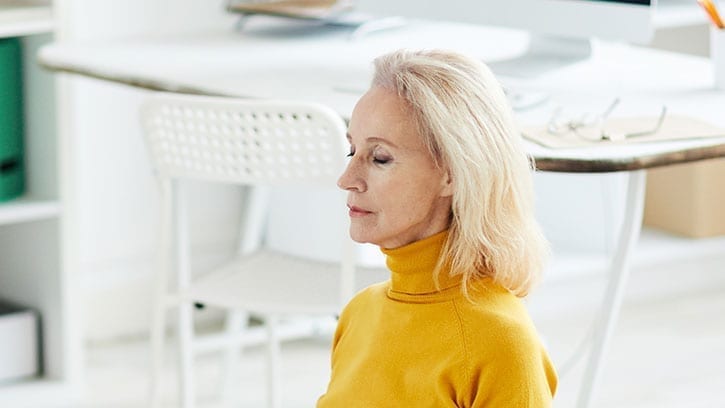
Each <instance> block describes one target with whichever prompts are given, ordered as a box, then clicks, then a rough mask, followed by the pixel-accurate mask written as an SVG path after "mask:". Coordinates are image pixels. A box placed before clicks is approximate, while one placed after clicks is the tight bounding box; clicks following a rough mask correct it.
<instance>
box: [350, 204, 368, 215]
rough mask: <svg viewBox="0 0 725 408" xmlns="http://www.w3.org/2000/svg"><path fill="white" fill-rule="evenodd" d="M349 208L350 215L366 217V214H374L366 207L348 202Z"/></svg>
mask: <svg viewBox="0 0 725 408" xmlns="http://www.w3.org/2000/svg"><path fill="white" fill-rule="evenodd" d="M347 208H349V209H350V211H349V213H350V217H364V216H366V215H368V214H372V211H367V210H365V209H362V208H360V207H356V206H354V205H349V204H348V206H347Z"/></svg>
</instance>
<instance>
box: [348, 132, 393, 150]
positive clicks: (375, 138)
mask: <svg viewBox="0 0 725 408" xmlns="http://www.w3.org/2000/svg"><path fill="white" fill-rule="evenodd" d="M345 137H347V141H348V142H350V143H352V136H350V133H346V134H345ZM365 142H382V143H385V144H386V145H388V146H391V147H398V145H396V144H395V143H393V142H391V141H390V140H388V139H385V138H383V137H376V136H372V137H368V138H367V139H365Z"/></svg>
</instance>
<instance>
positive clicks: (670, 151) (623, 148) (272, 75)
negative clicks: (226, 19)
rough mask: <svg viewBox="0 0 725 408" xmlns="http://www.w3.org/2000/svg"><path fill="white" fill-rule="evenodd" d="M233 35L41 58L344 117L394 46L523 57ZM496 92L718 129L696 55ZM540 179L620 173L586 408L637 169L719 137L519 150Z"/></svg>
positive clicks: (638, 189) (402, 34)
mask: <svg viewBox="0 0 725 408" xmlns="http://www.w3.org/2000/svg"><path fill="white" fill-rule="evenodd" d="M250 23H254V24H250V25H248V26H247V27H246V30H247V31H245V32H244V33H243V34H242V33H234V32H230V31H226V30H219V31H216V32H204V33H196V34H194V35H185V36H175V37H157V38H139V39H130V40H125V41H120V42H115V43H103V44H63V43H59V44H55V45H51V46H47V47H45V48H43V49H42V50H41V53H40V61H41V64H42V65H44V66H45V67H47V68H49V69H52V70H56V71H60V72H68V73H73V74H78V75H83V76H87V77H93V78H99V79H103V80H108V81H113V82H118V83H123V84H127V85H131V86H135V87H142V88H147V89H152V90H162V91H172V92H186V93H197V94H210V95H228V96H238V97H249V98H297V99H305V100H310V101H315V102H319V103H323V104H325V105H328V106H331V107H333V108H334V109H336V110H337V111H338V112H339V113H340V115H342V116H343V117H345V118H349V117H350V114H351V112H352V109H353V106H354V104H355V102H356V100H357V99H358V97H359V96H360V95H361V94H362V93H363V91H364V90H365V89H366V87H367V82H368V81H369V78H370V76H371V73H372V71H371V70H372V66H371V64H370V61H371V60H372V59H373V58H374V57H375V56H377V55H380V54H382V53H383V52H385V51H388V50H392V49H396V48H400V47H413V48H434V47H445V48H451V49H456V50H459V51H462V52H465V53H468V54H470V55H475V56H480V57H481V58H482V59H484V60H495V59H500V58H506V57H510V56H512V55H515V54H517V53H519V52H521V51H523V49H524V47H525V45H526V36H525V35H524V34H523V33H520V32H516V31H510V30H504V29H491V28H484V27H476V26H470V25H462V24H447V23H425V22H413V23H411V24H410V25H408V26H406V27H404V28H402V29H399V30H394V31H386V32H381V33H375V34H371V35H368V36H366V37H363V38H359V39H356V40H355V41H351V40H350V39H349V34H350V32H349V31H348V30H346V29H343V28H322V27H303V26H298V27H286V26H280V25H276V24H275V23H270V22H269V21H263V20H261V21H260V22H259V23H258V24H257V22H256V21H255V22H250ZM503 80H504V83H505V85H506V86H510V87H516V88H519V89H530V90H535V91H537V92H546V93H548V94H550V95H551V101H550V103H548V104H546V105H541V106H539V107H537V108H533V109H530V110H527V111H521V112H517V118H518V120H519V121H521V122H522V123H543V122H545V121H546V120H547V119H548V116H549V115H550V114H551V111H552V105H553V104H556V103H560V104H562V105H564V106H568V107H570V106H575V107H577V109H580V110H582V111H589V112H597V111H600V110H601V109H602V107H604V106H606V105H607V103H608V102H609V101H611V100H612V99H613V98H614V97H620V98H621V99H622V101H623V102H622V106H623V107H624V108H623V109H624V110H623V111H622V112H623V113H624V114H626V115H639V114H652V113H656V112H658V109H659V108H660V107H661V106H662V105H666V106H667V107H668V109H669V111H670V112H674V113H678V114H685V115H690V116H693V117H697V118H700V119H703V120H706V121H709V122H711V123H713V124H716V125H719V126H723V127H725V115H723V114H722V112H723V111H724V110H725V93H722V92H717V91H715V90H714V89H713V88H712V86H711V84H712V74H711V70H710V66H709V64H708V62H707V61H706V60H705V59H702V58H697V57H688V56H683V55H677V54H672V53H667V52H661V51H655V50H650V49H646V48H638V47H633V46H627V45H621V44H609V43H602V42H595V43H594V44H593V56H592V58H591V59H590V60H588V61H584V62H581V63H578V64H575V65H571V66H568V67H564V68H562V69H560V70H558V71H555V72H551V73H547V74H546V75H543V76H541V77H538V78H537V79H536V80H514V79H511V78H503ZM527 149H528V152H529V153H530V154H531V155H532V156H533V157H534V158H535V159H536V162H537V167H538V168H539V169H540V170H543V171H555V172H570V173H597V172H616V171H626V172H627V174H628V176H629V177H628V178H629V181H628V190H627V206H626V210H625V214H624V221H623V227H622V228H621V232H620V239H619V240H618V242H617V248H616V249H615V253H614V257H613V259H612V264H611V270H610V280H609V284H608V287H607V290H606V294H605V299H604V302H603V305H602V309H601V315H600V317H599V321H598V324H597V326H596V333H595V337H594V344H593V346H592V349H591V352H590V357H589V363H588V365H587V368H586V372H585V377H584V380H583V385H582V388H581V391H580V398H579V403H578V406H579V407H587V406H589V404H590V402H591V399H592V397H593V395H594V390H595V388H596V384H597V380H598V377H599V374H600V372H601V369H602V366H603V364H602V362H603V359H604V357H605V355H606V351H607V347H608V344H609V339H610V337H611V335H612V332H613V330H614V326H615V324H616V321H617V317H618V313H619V310H620V307H621V304H622V296H623V293H624V287H625V284H626V281H627V275H628V272H629V260H630V255H631V253H632V250H633V248H634V245H635V243H636V241H637V239H638V237H639V232H640V227H641V218H642V210H643V201H644V187H645V182H646V176H645V169H647V168H651V167H656V166H663V165H670V164H675V163H684V162H691V161H696V160H703V159H708V158H715V157H723V156H725V137H722V138H717V139H701V140H680V141H669V142H661V143H649V144H639V145H637V144H632V145H619V146H613V145H609V146H607V145H601V146H597V147H595V148H592V147H589V148H577V149H561V150H553V149H547V148H545V147H542V146H539V145H536V144H534V143H527Z"/></svg>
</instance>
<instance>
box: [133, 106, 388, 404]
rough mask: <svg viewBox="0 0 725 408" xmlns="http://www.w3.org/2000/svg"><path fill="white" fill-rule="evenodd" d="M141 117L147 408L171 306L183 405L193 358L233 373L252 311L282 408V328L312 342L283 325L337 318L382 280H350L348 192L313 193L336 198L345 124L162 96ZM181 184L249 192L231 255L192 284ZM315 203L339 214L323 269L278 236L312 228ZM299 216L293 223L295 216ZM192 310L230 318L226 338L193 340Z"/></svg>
mask: <svg viewBox="0 0 725 408" xmlns="http://www.w3.org/2000/svg"><path fill="white" fill-rule="evenodd" d="M141 116H142V126H143V130H144V135H145V139H146V142H147V148H148V151H149V154H150V157H151V161H152V164H153V168H154V170H155V171H156V174H157V176H158V180H159V182H160V186H161V214H160V224H161V238H160V239H161V250H160V266H159V271H158V279H157V283H156V294H155V296H156V307H155V310H154V316H153V322H152V330H151V343H152V381H151V384H152V385H151V398H152V405H156V404H158V402H159V397H160V396H159V388H160V387H159V384H160V376H161V366H162V362H163V360H162V354H163V346H164V328H165V324H166V322H165V315H166V312H167V310H168V309H169V308H170V307H178V322H177V324H178V333H179V351H180V354H179V366H180V399H181V402H180V404H181V405H182V406H184V407H191V406H193V404H194V399H195V393H194V376H193V374H194V370H193V363H194V361H193V358H194V354H195V353H197V352H200V351H208V350H212V349H222V350H226V361H227V363H228V364H229V365H228V367H227V371H228V372H229V371H233V364H234V360H235V359H236V356H237V354H236V353H237V352H238V350H239V348H240V347H241V346H242V345H243V344H245V342H249V341H251V340H250V336H254V334H255V332H250V331H249V330H248V329H245V326H246V324H245V323H246V318H247V316H248V315H247V313H253V314H254V315H257V316H261V317H262V318H263V320H264V322H265V326H266V333H265V332H263V333H262V335H263V336H262V340H263V341H266V343H267V346H268V352H267V356H268V379H267V385H268V397H267V398H268V405H269V406H271V407H277V406H279V402H280V385H279V378H278V377H279V369H278V367H277V366H278V363H279V341H280V337H285V332H284V330H288V332H287V335H288V336H294V335H296V334H305V333H306V334H310V333H311V329H310V327H308V326H309V325H305V324H300V325H298V326H295V325H294V324H290V325H286V326H280V325H278V324H277V323H278V322H279V321H280V319H281V318H284V316H286V315H289V314H294V315H297V314H300V313H306V314H320V315H329V316H333V315H336V314H337V313H339V312H340V310H341V308H342V306H343V305H344V304H345V303H346V302H347V301H348V300H349V299H350V297H351V296H352V294H353V292H354V291H356V290H357V289H359V288H361V287H363V286H366V285H367V284H370V283H372V282H374V281H376V280H381V279H385V278H386V273H385V272H382V273H381V271H380V270H378V271H377V273H369V272H367V271H366V273H365V274H363V273H357V274H355V263H354V261H355V256H354V254H355V249H354V246H353V243H352V241H351V240H350V239H349V236H348V233H347V221H346V220H344V217H345V216H344V214H345V201H344V193H342V192H341V191H336V192H334V193H330V192H325V193H321V192H319V191H320V189H323V190H324V189H328V190H331V189H335V181H336V179H337V177H338V176H339V174H340V173H341V172H342V170H343V168H344V165H345V158H344V157H345V155H346V154H347V152H348V147H347V142H346V140H345V132H346V126H345V123H344V122H343V120H342V119H341V118H340V116H339V115H338V114H336V113H335V112H334V111H332V110H331V109H329V108H327V107H324V106H321V105H318V104H312V103H303V102H293V101H272V100H240V99H234V98H222V97H203V96H193V95H180V94H163V93H162V94H157V95H156V96H153V97H151V98H150V99H149V100H148V101H146V103H144V104H143V107H142V110H141ZM188 180H194V181H202V182H210V183H231V184H237V185H242V186H247V188H248V191H247V195H246V197H247V201H246V203H245V205H244V207H245V208H244V213H243V220H242V227H241V228H242V233H241V234H240V236H241V241H240V242H241V244H240V247H239V254H238V256H237V257H236V258H235V259H234V260H233V261H231V262H229V263H227V264H225V265H224V266H222V267H221V268H218V269H216V270H214V271H211V272H209V273H205V274H202V275H201V276H199V277H198V278H197V277H192V276H191V275H192V274H191V272H190V267H189V264H190V259H189V249H188V248H189V240H190V239H189V236H188V235H189V232H188V228H187V226H186V223H187V219H186V218H187V214H186V208H185V201H184V193H183V187H184V182H185V181H188ZM288 188H289V189H292V190H293V192H292V193H287V194H293V197H297V199H298V200H299V201H297V200H295V202H294V203H287V204H286V215H285V213H284V211H281V212H278V214H274V213H273V214H268V213H269V210H270V208H271V209H275V208H277V209H279V208H283V209H284V208H285V205H282V206H280V201H279V200H276V201H270V199H269V197H270V194H269V193H270V191H271V192H272V194H273V195H274V194H277V193H279V194H285V193H284V191H286V190H285V189H288ZM319 194H326V195H324V197H333V198H332V199H333V200H337V201H336V202H335V204H333V207H332V208H336V209H337V210H335V211H338V210H339V214H337V213H336V214H327V215H326V217H327V218H328V219H329V222H327V221H325V222H326V223H327V224H328V227H331V228H327V229H328V230H330V229H332V230H333V231H334V234H335V235H334V237H332V242H335V243H336V245H337V246H338V247H339V249H338V252H339V253H336V254H333V256H332V257H331V259H327V260H319V259H306V258H305V257H304V256H303V255H305V254H303V253H300V252H304V251H300V250H299V249H297V251H295V249H296V247H295V246H290V245H289V243H285V242H284V241H285V239H287V238H288V237H283V239H280V237H279V236H280V235H285V234H279V230H280V224H282V225H283V226H284V223H285V222H288V221H290V220H294V219H295V217H296V218H298V219H300V221H302V222H309V220H307V219H306V211H299V210H300V208H302V207H299V206H302V205H304V204H303V203H304V202H305V201H307V202H309V201H310V200H314V199H316V198H317V197H320V195H319ZM331 194H332V195H331ZM288 197H289V196H288ZM317 199H319V198H317ZM282 204H284V203H282ZM290 206H292V208H291V209H290ZM290 211H292V212H290ZM294 211H298V213H297V214H296V215H293V216H290V214H294ZM338 215H339V217H338ZM285 217H286V218H285ZM270 225H276V231H277V233H276V237H275V233H273V232H274V231H272V232H270V231H268V227H269V226H270ZM322 230H325V228H320V229H319V230H318V229H317V228H315V229H314V230H310V231H305V232H304V233H302V234H300V233H299V232H300V231H299V230H294V231H291V232H297V234H294V233H292V234H290V235H296V236H297V238H302V239H307V240H313V241H314V240H315V239H316V238H317V235H318V234H322V232H321V231H322ZM328 240H329V237H328ZM280 241H282V244H279V242H280ZM284 246H287V248H284ZM284 250H286V251H285V252H286V253H283V252H282V251H284ZM295 252H297V253H295ZM359 270H360V268H358V272H360V271H359ZM172 278H174V280H172ZM170 286H173V288H170ZM195 303H201V304H204V305H205V306H209V307H220V308H224V309H226V310H228V311H229V312H230V313H229V314H228V315H227V316H228V317H227V321H226V328H225V330H224V331H223V333H221V335H218V336H216V337H210V336H207V335H205V337H204V338H202V337H201V336H195V334H194V325H193V316H192V308H193V305H194V304H195ZM293 322H294V321H293ZM295 328H297V329H295ZM312 329H314V328H312ZM256 334H257V335H258V334H259V333H256ZM204 340H206V342H204ZM228 378H233V376H229V375H228ZM227 385H229V383H228V382H227ZM321 391H322V390H321Z"/></svg>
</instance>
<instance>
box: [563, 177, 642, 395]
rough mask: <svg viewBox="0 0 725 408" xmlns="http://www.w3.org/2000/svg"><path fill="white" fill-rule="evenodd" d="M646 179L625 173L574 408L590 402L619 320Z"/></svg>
mask: <svg viewBox="0 0 725 408" xmlns="http://www.w3.org/2000/svg"><path fill="white" fill-rule="evenodd" d="M646 180H647V173H646V172H645V170H636V171H632V172H630V173H629V180H628V186H627V204H626V207H625V210H624V220H623V221H622V228H621V230H620V233H619V241H618V243H617V247H616V251H615V253H614V258H613V259H612V263H611V265H610V270H609V274H610V277H609V284H608V286H607V290H606V292H605V294H604V300H603V302H602V306H601V309H600V311H599V312H600V315H599V316H598V319H599V321H598V322H597V323H596V326H595V327H594V338H593V341H592V349H591V351H590V354H589V362H588V364H587V367H586V371H585V372H584V377H583V379H582V384H581V388H580V390H579V401H578V402H577V408H587V407H589V406H590V404H591V402H592V399H593V397H594V392H595V389H596V385H597V381H598V380H599V376H600V374H601V371H602V362H603V361H604V356H605V355H606V353H607V347H608V346H609V341H610V339H611V337H612V333H613V332H614V325H615V324H616V323H617V319H618V318H619V310H620V309H621V307H622V298H623V297H624V288H625V285H626V283H627V278H628V277H629V263H630V262H629V261H630V258H631V255H632V250H633V249H634V246H635V244H636V243H637V240H638V239H639V233H640V231H641V229H642V213H643V211H644V192H645V185H646Z"/></svg>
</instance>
